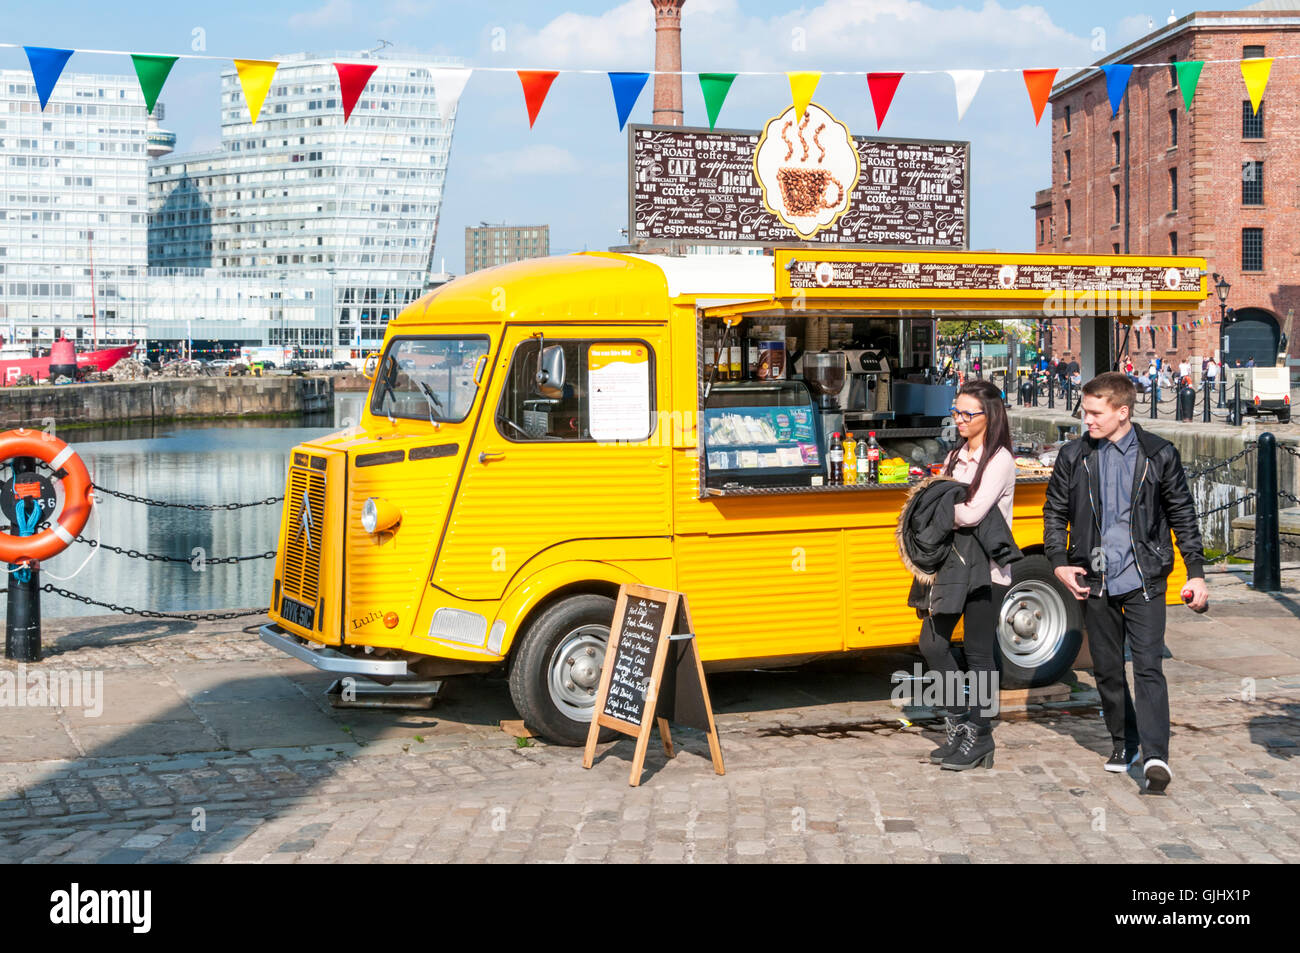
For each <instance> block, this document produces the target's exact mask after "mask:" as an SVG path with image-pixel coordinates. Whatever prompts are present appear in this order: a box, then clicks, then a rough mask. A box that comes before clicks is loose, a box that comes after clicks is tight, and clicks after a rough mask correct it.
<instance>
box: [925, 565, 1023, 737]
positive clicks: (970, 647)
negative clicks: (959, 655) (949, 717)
mask: <svg viewBox="0 0 1300 953" xmlns="http://www.w3.org/2000/svg"><path fill="white" fill-rule="evenodd" d="M1009 588H1010V587H1009V586H1001V585H998V584H997V583H994V584H993V585H992V587H989V586H980V587H979V588H978V589H973V590H971V592H970V593H969V594H968V595H967V596H966V606H965V611H964V612H962V613H960V614H948V613H943V614H936V615H934V616H931V617H930V618H929V619H925V620H924V621H922V623H921V654H922V655H924V656H925V661H926V663H927V664H928V665H929V666H930V670H931V671H933V672H937V673H938V674H939V676H940V677H941V678H944V677H945V676H947V675H948V674H949V673H952V674H954V675H959V674H961V673H963V672H977V673H983V675H982V676H981V677H980V683H981V684H982V685H984V686H993V685H994V684H995V681H994V679H993V675H992V673H993V672H996V671H997V638H998V636H997V624H998V611H999V610H1000V609H1001V608H1002V600H1003V599H1004V598H1005V597H1006V594H1007V590H1008V589H1009ZM963 615H964V616H965V617H966V628H965V635H964V639H963V644H964V646H965V649H966V668H965V669H963V668H962V667H961V666H960V665H958V664H957V659H956V657H955V656H954V655H953V652H952V641H951V639H952V633H953V630H954V629H956V628H957V621H958V620H959V619H961V618H962V616H963ZM996 703H997V699H996V698H992V699H984V704H993V705H996ZM981 707H982V706H981V705H980V704H975V705H964V704H962V703H961V702H960V701H958V700H953V705H952V706H951V710H952V711H953V712H954V713H955V714H967V715H969V717H970V720H971V722H972V723H974V724H975V725H977V726H979V727H981V728H983V727H986V726H987V725H988V724H989V722H990V721H992V716H991V715H990V714H988V713H987V712H982V711H981V710H980V709H981Z"/></svg>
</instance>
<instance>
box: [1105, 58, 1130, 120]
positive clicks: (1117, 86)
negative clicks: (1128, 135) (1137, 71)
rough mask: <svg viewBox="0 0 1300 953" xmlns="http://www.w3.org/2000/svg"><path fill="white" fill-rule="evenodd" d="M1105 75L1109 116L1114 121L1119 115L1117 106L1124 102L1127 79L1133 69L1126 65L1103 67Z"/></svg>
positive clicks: (1118, 64) (1117, 64)
mask: <svg viewBox="0 0 1300 953" xmlns="http://www.w3.org/2000/svg"><path fill="white" fill-rule="evenodd" d="M1101 71H1102V72H1103V73H1105V74H1106V95H1107V96H1109V97H1110V115H1111V118H1112V119H1114V118H1115V116H1117V115H1118V114H1119V104H1120V103H1122V102H1123V101H1124V90H1126V89H1127V88H1128V78H1129V77H1130V76H1131V75H1132V74H1133V67H1132V66H1129V65H1128V64H1126V63H1116V64H1115V65H1113V66H1103V67H1102V68H1101Z"/></svg>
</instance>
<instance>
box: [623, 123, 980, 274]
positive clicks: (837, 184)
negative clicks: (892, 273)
mask: <svg viewBox="0 0 1300 953" xmlns="http://www.w3.org/2000/svg"><path fill="white" fill-rule="evenodd" d="M628 135H629V140H628V149H629V156H628V160H629V161H628V168H629V170H630V172H631V177H632V182H631V188H630V189H629V210H628V211H629V220H630V223H629V228H628V233H629V237H630V239H631V240H633V241H635V240H637V239H646V238H650V239H671V240H676V241H685V242H690V243H693V244H721V245H742V244H749V243H753V244H762V245H781V244H794V243H812V244H826V245H841V246H861V247H876V248H882V247H884V248H887V247H891V246H916V245H924V246H930V247H933V248H936V249H952V250H964V249H966V248H967V247H968V238H967V236H968V227H969V221H968V219H969V205H970V194H969V188H968V174H967V172H968V167H969V160H970V144H969V143H966V142H934V141H915V142H909V141H902V140H897V139H867V138H863V137H859V136H852V135H851V134H850V133H849V130H848V127H847V126H845V124H844V123H842V122H841V121H840V120H838V119H836V118H835V117H834V116H833V115H832V114H831V113H830V112H828V111H827V110H825V109H824V108H822V107H821V106H819V105H818V104H816V103H810V104H809V105H808V108H807V110H805V111H804V113H803V115H802V116H801V117H799V119H798V121H796V119H795V116H794V107H790V108H788V109H786V110H785V111H784V112H782V113H781V114H780V115H778V116H776V117H774V118H773V119H771V120H770V121H769V122H768V123H767V125H766V126H765V127H764V129H763V130H762V131H761V132H748V131H736V130H715V131H709V130H707V129H690V128H683V127H680V126H637V125H633V126H629V134H628Z"/></svg>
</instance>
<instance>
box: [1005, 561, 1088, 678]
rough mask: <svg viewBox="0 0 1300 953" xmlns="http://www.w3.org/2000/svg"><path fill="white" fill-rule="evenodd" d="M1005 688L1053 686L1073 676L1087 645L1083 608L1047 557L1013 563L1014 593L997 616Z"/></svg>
mask: <svg viewBox="0 0 1300 953" xmlns="http://www.w3.org/2000/svg"><path fill="white" fill-rule="evenodd" d="M997 644H998V652H999V654H1000V655H1001V656H1002V664H1001V669H1002V678H1001V681H1002V686H1003V687H1004V688H1033V687H1036V686H1039V685H1050V684H1052V683H1053V682H1056V681H1059V680H1060V678H1061V677H1062V676H1063V675H1065V674H1067V673H1068V672H1069V671H1070V668H1071V666H1073V664H1074V660H1075V658H1077V657H1078V655H1079V648H1080V647H1081V646H1082V644H1083V607H1082V605H1081V604H1080V603H1079V600H1078V599H1076V598H1075V597H1074V596H1073V595H1071V594H1070V593H1068V592H1067V591H1066V590H1065V587H1064V586H1062V585H1061V583H1060V581H1059V580H1058V579H1057V578H1056V574H1055V573H1054V572H1052V564H1051V563H1050V562H1049V561H1048V560H1047V557H1046V556H1039V555H1033V556H1026V557H1025V558H1024V559H1021V560H1017V561H1016V562H1014V563H1012V564H1011V588H1010V589H1009V590H1007V595H1006V598H1005V599H1003V600H1002V607H1001V609H1000V610H999V611H998V640H997Z"/></svg>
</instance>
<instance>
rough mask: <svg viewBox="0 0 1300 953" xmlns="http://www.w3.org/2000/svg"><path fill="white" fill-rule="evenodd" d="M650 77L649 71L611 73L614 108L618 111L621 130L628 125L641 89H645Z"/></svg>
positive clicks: (610, 81)
mask: <svg viewBox="0 0 1300 953" xmlns="http://www.w3.org/2000/svg"><path fill="white" fill-rule="evenodd" d="M649 79H650V74H649V73H610V74H609V85H610V88H611V89H613V91H614V110H615V112H617V113H618V130H619V132H622V131H623V127H624V126H626V125H627V117H628V116H630V115H632V107H633V106H635V105H636V101H637V99H638V98H639V97H640V95H641V90H643V89H645V84H646V81H647V80H649Z"/></svg>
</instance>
